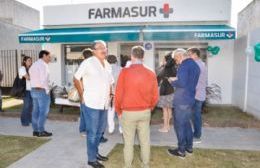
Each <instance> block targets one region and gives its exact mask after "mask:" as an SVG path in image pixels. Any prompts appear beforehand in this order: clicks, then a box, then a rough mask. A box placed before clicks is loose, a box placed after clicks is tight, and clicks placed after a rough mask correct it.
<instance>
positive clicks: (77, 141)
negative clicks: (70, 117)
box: [0, 117, 260, 168]
mask: <svg viewBox="0 0 260 168" xmlns="http://www.w3.org/2000/svg"><path fill="white" fill-rule="evenodd" d="M46 125H47V130H48V131H52V132H53V133H54V136H53V137H52V138H51V141H50V142H48V143H46V144H44V145H42V146H41V147H40V148H38V149H37V150H35V151H34V152H32V153H30V154H28V155H26V156H25V157H23V158H22V159H20V160H19V161H17V162H15V163H13V164H12V165H10V166H9V168H46V167H48V168H57V167H59V168H83V167H84V168H86V167H87V166H86V160H87V157H86V149H85V148H86V147H85V146H86V145H85V142H86V140H85V138H84V137H81V136H80V135H79V133H78V123H77V122H60V121H48V122H47V124H46ZM158 128H159V126H158V125H153V126H152V127H151V141H152V144H153V145H161V146H172V145H174V146H176V138H175V135H174V133H173V132H172V131H171V132H170V133H159V132H158V131H157V130H158ZM0 134H3V135H19V136H31V134H32V130H31V128H30V127H21V126H20V123H19V119H16V118H3V117H0ZM106 137H107V138H108V139H109V141H108V142H107V143H105V144H102V145H101V147H100V149H101V153H102V154H107V153H109V151H111V149H113V147H114V146H115V145H116V144H117V143H122V137H121V135H120V134H119V133H115V134H113V135H106ZM202 139H203V142H202V143H201V144H198V145H195V148H196V147H197V148H211V149H241V150H257V151H260V130H257V129H240V128H204V130H203V137H202Z"/></svg>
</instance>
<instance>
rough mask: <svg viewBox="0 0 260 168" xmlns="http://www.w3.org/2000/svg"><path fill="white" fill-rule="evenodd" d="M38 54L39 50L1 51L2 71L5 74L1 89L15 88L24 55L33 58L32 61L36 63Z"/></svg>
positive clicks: (0, 66) (0, 67)
mask: <svg viewBox="0 0 260 168" xmlns="http://www.w3.org/2000/svg"><path fill="white" fill-rule="evenodd" d="M38 53H39V51H38V50H0V70H1V72H2V74H3V81H2V83H1V87H12V86H13V82H14V79H15V77H16V75H17V73H18V69H19V67H20V66H21V61H22V59H23V56H24V55H26V56H30V57H32V61H33V62H35V61H36V60H37V58H38Z"/></svg>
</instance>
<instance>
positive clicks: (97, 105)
mask: <svg viewBox="0 0 260 168" xmlns="http://www.w3.org/2000/svg"><path fill="white" fill-rule="evenodd" d="M92 50H93V57H90V58H88V59H87V60H84V61H83V62H82V63H81V65H80V67H79V68H78V70H77V72H76V73H75V75H74V84H75V87H76V88H77V90H78V92H79V95H80V98H81V103H82V104H83V113H84V116H85V117H84V118H85V123H86V130H87V137H86V138H87V155H88V165H90V166H92V167H94V168H103V167H104V166H103V165H102V164H101V163H100V162H98V161H107V160H108V158H107V157H105V156H102V155H100V154H99V152H98V146H99V144H100V139H101V137H102V134H103V132H104V131H105V129H106V125H107V109H108V106H109V99H110V94H111V86H112V84H113V82H114V81H113V77H112V74H111V67H110V65H109V63H108V62H107V61H106V60H105V58H106V55H107V47H106V43H105V42H104V41H101V40H98V41H95V42H94V44H93V47H92ZM81 79H82V80H83V88H82V85H81V81H80V80H81Z"/></svg>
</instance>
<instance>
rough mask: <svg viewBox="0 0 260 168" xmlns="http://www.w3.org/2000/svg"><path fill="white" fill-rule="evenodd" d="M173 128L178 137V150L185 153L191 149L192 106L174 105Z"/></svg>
mask: <svg viewBox="0 0 260 168" xmlns="http://www.w3.org/2000/svg"><path fill="white" fill-rule="evenodd" d="M173 111H174V112H173V118H174V129H175V132H176V136H177V139H178V150H179V151H180V152H182V153H185V150H186V149H190V150H191V149H192V143H193V135H192V128H191V114H192V106H190V105H176V106H174V110H173Z"/></svg>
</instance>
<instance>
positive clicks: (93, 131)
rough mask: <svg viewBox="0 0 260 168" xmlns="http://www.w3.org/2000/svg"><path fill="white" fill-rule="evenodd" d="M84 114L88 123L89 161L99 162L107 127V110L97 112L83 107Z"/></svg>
mask: <svg viewBox="0 0 260 168" xmlns="http://www.w3.org/2000/svg"><path fill="white" fill-rule="evenodd" d="M83 109H84V110H83V113H84V118H85V123H86V129H87V136H86V141H87V142H86V143H87V154H88V161H89V162H95V161H97V154H98V146H99V144H100V139H101V137H102V134H103V133H104V131H105V129H106V126H107V110H104V109H102V110H97V109H92V108H89V107H87V106H86V105H83Z"/></svg>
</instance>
